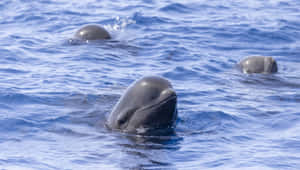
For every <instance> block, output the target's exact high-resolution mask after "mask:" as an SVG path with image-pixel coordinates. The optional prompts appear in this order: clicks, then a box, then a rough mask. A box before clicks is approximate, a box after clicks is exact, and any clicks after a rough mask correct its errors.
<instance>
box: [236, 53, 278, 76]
mask: <svg viewBox="0 0 300 170" xmlns="http://www.w3.org/2000/svg"><path fill="white" fill-rule="evenodd" d="M238 66H239V68H240V70H241V71H242V72H243V73H247V74H251V73H264V74H268V73H276V72H277V71H278V68H277V62H276V61H275V59H274V58H272V57H265V56H253V57H248V58H246V59H243V60H242V61H241V62H240V63H239V64H238Z"/></svg>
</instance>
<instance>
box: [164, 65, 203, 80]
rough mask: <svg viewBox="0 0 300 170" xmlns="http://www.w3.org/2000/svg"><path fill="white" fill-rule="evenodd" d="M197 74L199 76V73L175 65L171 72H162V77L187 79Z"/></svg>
mask: <svg viewBox="0 0 300 170" xmlns="http://www.w3.org/2000/svg"><path fill="white" fill-rule="evenodd" d="M197 76H199V77H200V75H199V73H197V72H195V71H193V70H190V69H187V68H185V67H181V66H178V67H176V68H175V69H174V70H173V71H172V72H167V73H164V74H163V77H167V78H173V77H177V80H187V79H189V77H197Z"/></svg>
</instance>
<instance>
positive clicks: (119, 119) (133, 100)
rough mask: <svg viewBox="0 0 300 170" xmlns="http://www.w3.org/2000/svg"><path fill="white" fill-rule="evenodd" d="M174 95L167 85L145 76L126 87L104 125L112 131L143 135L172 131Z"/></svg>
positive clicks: (161, 79)
mask: <svg viewBox="0 0 300 170" xmlns="http://www.w3.org/2000/svg"><path fill="white" fill-rule="evenodd" d="M176 105H177V95H176V93H175V91H174V89H173V88H172V85H171V83H170V82H169V81H168V80H166V79H164V78H162V77H158V76H147V77H143V78H142V79H139V80H137V81H135V82H134V83H133V84H132V85H130V86H129V87H128V88H127V90H126V91H125V93H124V94H123V96H122V97H121V98H120V99H119V101H118V103H117V104H116V105H115V107H114V108H113V110H112V112H111V113H110V115H109V117H108V120H107V122H106V125H107V127H108V128H110V129H113V130H120V131H122V132H127V133H136V134H143V133H144V134H145V133H147V132H150V131H152V130H154V131H155V130H157V129H169V128H173V126H174V124H175V122H176V119H177V108H176Z"/></svg>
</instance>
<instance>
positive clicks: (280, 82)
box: [236, 73, 300, 88]
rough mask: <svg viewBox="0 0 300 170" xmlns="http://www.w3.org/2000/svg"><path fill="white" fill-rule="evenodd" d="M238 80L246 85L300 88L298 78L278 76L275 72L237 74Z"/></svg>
mask: <svg viewBox="0 0 300 170" xmlns="http://www.w3.org/2000/svg"><path fill="white" fill-rule="evenodd" d="M236 77H237V78H238V81H239V82H241V83H242V84H246V85H261V86H268V87H276V88H300V82H299V83H298V82H293V81H294V80H295V81H297V80H298V81H299V80H300V78H296V79H295V78H293V79H294V80H292V79H291V78H288V77H285V78H283V77H280V74H279V73H275V74H238V75H236Z"/></svg>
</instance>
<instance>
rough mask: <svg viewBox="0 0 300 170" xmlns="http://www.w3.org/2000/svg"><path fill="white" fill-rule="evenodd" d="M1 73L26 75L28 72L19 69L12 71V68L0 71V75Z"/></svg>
mask: <svg viewBox="0 0 300 170" xmlns="http://www.w3.org/2000/svg"><path fill="white" fill-rule="evenodd" d="M1 73H9V74H27V73H29V71H24V70H20V69H13V68H6V69H4V68H3V69H0V74H1Z"/></svg>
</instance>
